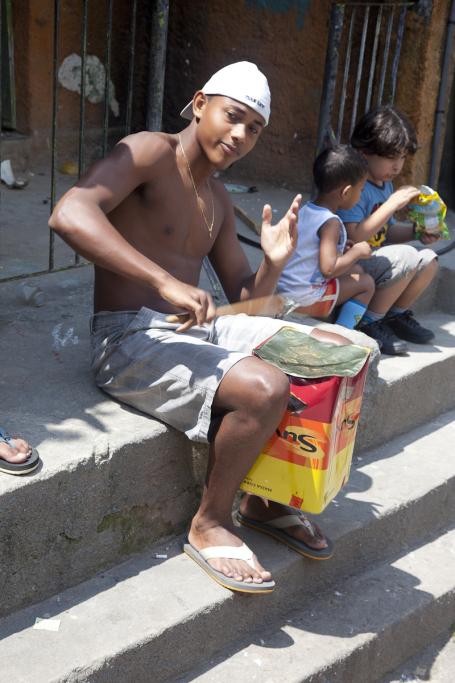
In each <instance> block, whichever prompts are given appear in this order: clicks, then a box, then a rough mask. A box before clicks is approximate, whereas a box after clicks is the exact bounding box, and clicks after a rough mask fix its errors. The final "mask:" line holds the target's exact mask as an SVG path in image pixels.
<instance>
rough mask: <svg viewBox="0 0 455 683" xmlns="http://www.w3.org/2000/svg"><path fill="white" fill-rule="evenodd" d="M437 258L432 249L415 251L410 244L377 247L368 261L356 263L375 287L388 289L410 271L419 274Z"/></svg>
mask: <svg viewBox="0 0 455 683" xmlns="http://www.w3.org/2000/svg"><path fill="white" fill-rule="evenodd" d="M435 258H437V254H436V252H435V251H433V249H416V248H415V247H413V246H411V245H410V244H387V245H386V246H385V247H379V249H376V250H375V251H373V253H372V254H371V257H370V258H369V259H362V260H360V261H357V263H358V264H359V266H362V268H363V270H364V271H365V273H368V274H369V275H371V277H372V278H373V280H374V281H375V283H376V287H389V286H390V285H393V284H394V283H395V282H398V281H399V280H402V279H403V278H404V277H406V275H408V274H409V273H410V272H411V271H413V270H415V271H416V272H419V271H420V270H423V269H424V268H426V267H427V266H428V264H429V263H430V262H431V261H433V259H435Z"/></svg>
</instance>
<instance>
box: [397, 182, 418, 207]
mask: <svg viewBox="0 0 455 683" xmlns="http://www.w3.org/2000/svg"><path fill="white" fill-rule="evenodd" d="M419 194H420V190H419V188H418V187H414V186H413V185H403V186H402V187H399V188H398V190H395V192H394V193H393V194H391V195H390V197H389V201H390V200H392V201H393V203H394V207H395V209H394V210H395V211H399V210H400V209H404V207H405V206H407V205H408V204H409V203H410V202H411V201H412V200H413V199H415V197H417V196H418V195H419Z"/></svg>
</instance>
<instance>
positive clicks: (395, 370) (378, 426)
mask: <svg viewBox="0 0 455 683" xmlns="http://www.w3.org/2000/svg"><path fill="white" fill-rule="evenodd" d="M418 319H419V322H420V323H421V324H422V325H424V326H425V327H428V328H430V329H431V330H433V331H434V332H435V339H434V342H433V343H432V344H428V345H427V344H424V345H418V344H409V349H410V352H409V353H408V355H406V356H382V357H381V360H380V362H379V366H378V378H377V379H375V378H374V376H372V377H371V378H370V381H369V382H368V385H367V387H366V392H365V401H364V405H363V407H362V418H361V421H360V425H359V431H358V435H357V449H358V450H362V449H365V448H368V447H371V446H375V445H376V444H380V443H382V442H383V441H384V440H388V439H390V438H392V437H393V436H396V435H397V434H403V433H405V432H406V431H407V430H409V429H412V428H413V427H415V426H417V425H419V424H423V423H424V422H425V421H426V420H429V419H431V418H432V417H434V416H436V415H438V414H440V413H443V412H445V411H447V410H449V409H451V408H453V407H455V392H454V391H453V382H454V379H455V320H454V318H453V316H450V315H447V314H446V313H439V312H435V313H427V314H423V315H419V316H418Z"/></svg>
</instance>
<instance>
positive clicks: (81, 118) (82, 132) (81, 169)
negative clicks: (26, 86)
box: [74, 0, 88, 265]
mask: <svg viewBox="0 0 455 683" xmlns="http://www.w3.org/2000/svg"><path fill="white" fill-rule="evenodd" d="M87 25H88V0H83V15H82V43H81V97H80V112H79V163H78V173H77V175H78V178H80V177H81V175H82V174H83V173H84V171H85V65H86V61H87ZM79 261H80V256H79V254H78V253H76V252H75V253H74V263H75V264H76V265H77V264H78V263H79Z"/></svg>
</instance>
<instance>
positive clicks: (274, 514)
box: [239, 494, 332, 559]
mask: <svg viewBox="0 0 455 683" xmlns="http://www.w3.org/2000/svg"><path fill="white" fill-rule="evenodd" d="M292 517H294V519H295V521H296V523H295V524H292ZM279 518H281V519H283V520H284V521H285V523H283V525H277V526H276V528H274V527H273V526H272V525H271V524H270V523H271V522H275V521H276V520H277V519H279ZM239 521H240V522H241V523H242V524H244V525H245V526H252V528H256V529H257V530H258V531H263V532H264V533H268V534H269V535H272V536H274V537H275V538H277V539H278V540H281V541H283V542H286V543H287V545H290V546H291V547H293V549H294V550H296V551H297V552H300V553H301V554H302V555H305V556H306V557H312V558H314V559H328V558H329V557H330V556H331V554H332V543H331V542H330V541H329V540H328V539H327V538H326V537H325V536H324V534H323V533H322V531H321V529H320V527H319V526H318V525H317V524H315V523H314V522H310V520H309V519H307V518H306V517H305V516H304V515H303V514H302V513H301V512H300V511H298V510H295V509H293V508H289V507H287V506H286V505H281V504H280V503H275V502H273V501H269V500H267V501H265V500H264V499H263V498H259V497H258V496H251V495H249V494H245V495H244V496H243V498H242V500H241V503H240V518H239ZM249 522H251V524H249ZM254 522H256V523H257V526H255V525H254ZM261 524H262V525H263V526H262V527H261ZM290 539H295V540H296V541H297V544H296V547H294V546H293V545H292V543H289V542H288V541H289V540H290ZM299 544H301V547H299ZM312 551H314V552H312Z"/></svg>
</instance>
